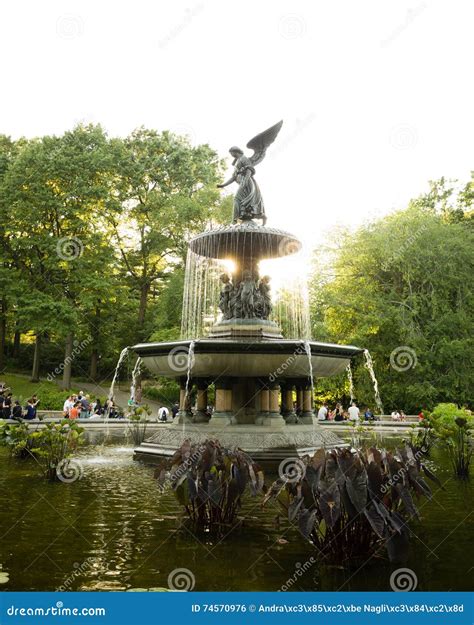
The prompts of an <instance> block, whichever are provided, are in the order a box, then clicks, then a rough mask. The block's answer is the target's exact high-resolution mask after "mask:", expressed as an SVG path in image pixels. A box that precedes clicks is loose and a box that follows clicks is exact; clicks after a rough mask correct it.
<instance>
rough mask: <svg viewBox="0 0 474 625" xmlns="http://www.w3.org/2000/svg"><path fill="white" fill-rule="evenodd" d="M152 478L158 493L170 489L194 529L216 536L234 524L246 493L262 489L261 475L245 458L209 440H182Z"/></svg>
mask: <svg viewBox="0 0 474 625" xmlns="http://www.w3.org/2000/svg"><path fill="white" fill-rule="evenodd" d="M155 477H156V478H157V480H158V485H159V487H160V489H161V490H163V489H166V488H167V487H169V488H171V489H172V491H173V492H174V494H175V496H176V498H177V500H178V501H179V503H180V504H181V505H182V506H183V507H184V509H185V511H186V514H187V515H188V517H189V519H190V520H191V522H192V523H193V525H194V526H195V527H196V529H202V530H204V529H206V530H208V531H217V532H220V531H221V530H222V529H223V528H224V526H229V525H233V524H235V523H236V521H237V514H238V511H239V510H240V508H241V504H242V497H243V496H244V493H245V491H246V490H248V492H249V493H250V494H251V495H252V496H256V495H257V494H258V493H260V492H262V489H263V487H264V475H263V471H262V470H261V468H260V467H259V465H257V464H255V463H254V462H253V461H252V459H251V458H250V456H249V455H248V454H246V453H245V452H244V451H242V450H241V449H238V448H236V449H232V450H231V449H227V448H225V447H222V446H221V444H220V443H219V441H217V440H211V439H209V440H206V441H204V442H203V443H196V444H194V443H191V442H190V441H189V440H185V441H184V442H183V444H182V445H181V447H180V448H179V449H178V450H177V451H176V452H175V454H174V455H173V457H172V458H171V460H170V461H168V462H167V463H164V464H162V465H161V466H160V467H158V468H157V469H156V471H155Z"/></svg>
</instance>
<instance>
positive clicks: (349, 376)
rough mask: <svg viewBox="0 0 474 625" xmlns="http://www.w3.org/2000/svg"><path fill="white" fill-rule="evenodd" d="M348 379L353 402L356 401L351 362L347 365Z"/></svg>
mask: <svg viewBox="0 0 474 625" xmlns="http://www.w3.org/2000/svg"><path fill="white" fill-rule="evenodd" d="M346 371H347V379H348V380H349V395H350V396H351V404H352V402H353V401H354V379H353V377H352V367H351V363H349V364H348V365H347V367H346Z"/></svg>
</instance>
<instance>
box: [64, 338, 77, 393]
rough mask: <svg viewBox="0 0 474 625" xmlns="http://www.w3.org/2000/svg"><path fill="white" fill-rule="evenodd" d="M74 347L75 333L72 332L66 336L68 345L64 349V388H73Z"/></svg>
mask: <svg viewBox="0 0 474 625" xmlns="http://www.w3.org/2000/svg"><path fill="white" fill-rule="evenodd" d="M73 347H74V333H73V332H70V333H69V334H68V335H67V337H66V345H65V350H64V371H63V385H62V386H63V388H64V389H69V388H71V373H72V350H73Z"/></svg>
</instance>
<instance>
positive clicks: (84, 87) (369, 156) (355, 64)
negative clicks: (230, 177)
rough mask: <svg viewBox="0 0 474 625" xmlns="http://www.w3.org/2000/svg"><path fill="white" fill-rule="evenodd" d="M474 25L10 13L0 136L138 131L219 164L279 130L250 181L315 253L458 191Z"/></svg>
mask: <svg viewBox="0 0 474 625" xmlns="http://www.w3.org/2000/svg"><path fill="white" fill-rule="evenodd" d="M473 23H474V3H473V2H472V0H411V1H406V0H384V1H383V2H381V1H380V0H378V1H375V0H373V1H372V0H358V1H357V2H355V1H354V0H338V1H336V2H327V1H324V2H323V1H321V0H293V1H292V2H288V1H286V2H282V1H278V0H276V1H275V0H272V1H270V0H267V1H263V0H261V1H257V0H240V1H239V2H236V1H234V2H229V0H152V1H145V0H134V1H133V2H131V1H130V0H128V1H127V2H123V1H114V2H105V1H101V0H58V1H52V0H44V1H43V2H37V1H36V2H33V1H32V0H29V1H26V0H16V1H15V2H3V3H1V5H0V55H1V58H2V61H3V62H2V84H3V94H2V99H1V103H0V109H1V117H0V120H1V123H0V132H3V133H6V134H10V135H12V136H13V137H15V138H16V137H19V136H21V135H26V136H28V137H32V136H36V135H41V134H46V133H62V132H63V131H64V130H66V129H68V128H71V127H72V126H73V125H74V124H75V123H77V122H78V121H92V122H100V123H101V124H102V125H103V126H104V127H105V128H106V129H107V131H108V132H109V133H110V134H112V135H126V134H128V133H129V132H130V131H131V130H132V129H133V128H135V127H136V126H139V125H141V124H144V125H145V126H148V127H152V128H156V129H159V130H161V129H166V128H170V129H171V130H174V131H177V132H186V133H188V134H189V135H190V138H191V140H192V141H193V142H208V143H209V144H210V145H211V146H213V147H214V148H215V149H217V150H218V152H219V153H220V154H221V155H222V156H226V155H227V150H228V148H229V147H230V146H231V145H235V144H236V145H240V146H241V147H242V148H244V147H245V144H246V143H247V141H248V140H249V139H250V138H251V137H253V136H254V135H255V134H257V133H258V132H260V131H262V130H264V129H266V128H267V127H269V126H270V125H272V124H274V123H275V122H277V121H278V120H279V119H283V120H284V125H283V128H282V131H281V133H280V135H279V137H278V139H277V141H276V142H275V143H274V144H273V146H271V148H270V149H269V151H268V153H267V157H266V159H265V161H264V162H263V163H261V164H260V165H259V166H258V170H257V176H258V177H257V180H258V182H259V184H260V187H261V189H262V193H263V196H264V199H265V204H266V210H267V213H268V215H269V225H273V226H276V227H281V228H284V229H288V230H291V231H292V232H294V233H295V234H297V235H299V236H300V237H301V238H302V239H303V241H304V242H305V243H306V244H309V245H312V246H314V245H315V244H317V243H318V242H319V241H321V239H322V238H323V237H324V235H325V233H326V232H327V231H328V229H329V228H330V227H331V226H333V225H336V224H343V223H345V224H350V225H356V224H358V223H361V222H362V221H364V220H366V219H367V218H370V217H373V216H375V215H379V214H384V213H386V212H388V211H390V210H391V209H393V208H395V207H402V206H404V205H406V203H407V201H408V200H409V198H410V197H413V196H415V195H418V194H419V193H420V192H422V191H423V190H425V189H426V183H427V181H428V180H429V179H435V178H438V177H440V176H442V175H444V176H447V177H457V178H461V179H462V180H467V178H468V176H469V172H470V170H471V169H474V162H473V158H472V146H473V145H474V133H473V125H472V116H473V111H474V103H473V93H472V92H473V90H472V60H473V58H474V54H473V52H474V44H473V41H474V38H473V37H472V26H473ZM228 162H229V165H230V157H229V160H228Z"/></svg>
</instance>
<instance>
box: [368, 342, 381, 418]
mask: <svg viewBox="0 0 474 625" xmlns="http://www.w3.org/2000/svg"><path fill="white" fill-rule="evenodd" d="M364 356H365V367H366V369H368V371H369V373H370V378H371V380H372V384H373V385H374V395H375V403H376V404H377V410H378V411H379V414H381V415H382V414H383V413H384V411H383V404H382V400H381V399H380V393H379V384H378V382H377V378H376V377H375V371H374V363H373V361H372V356H371V355H370V352H369V350H368V349H364Z"/></svg>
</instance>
